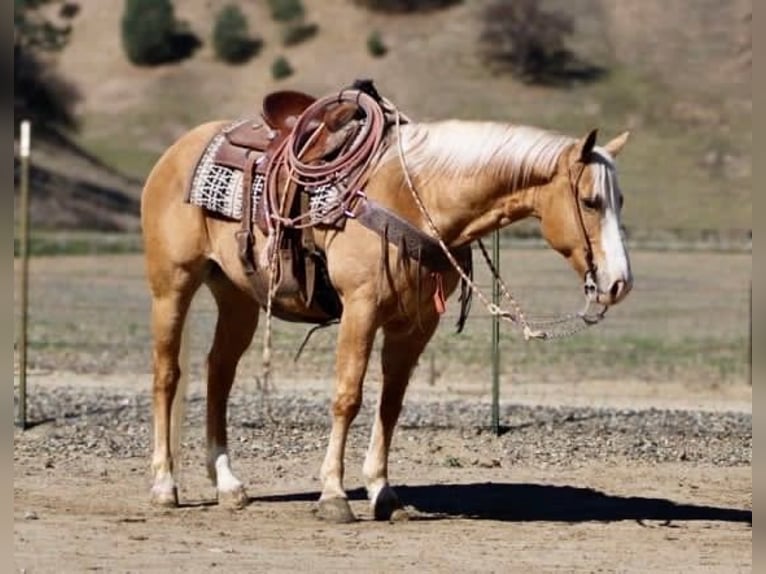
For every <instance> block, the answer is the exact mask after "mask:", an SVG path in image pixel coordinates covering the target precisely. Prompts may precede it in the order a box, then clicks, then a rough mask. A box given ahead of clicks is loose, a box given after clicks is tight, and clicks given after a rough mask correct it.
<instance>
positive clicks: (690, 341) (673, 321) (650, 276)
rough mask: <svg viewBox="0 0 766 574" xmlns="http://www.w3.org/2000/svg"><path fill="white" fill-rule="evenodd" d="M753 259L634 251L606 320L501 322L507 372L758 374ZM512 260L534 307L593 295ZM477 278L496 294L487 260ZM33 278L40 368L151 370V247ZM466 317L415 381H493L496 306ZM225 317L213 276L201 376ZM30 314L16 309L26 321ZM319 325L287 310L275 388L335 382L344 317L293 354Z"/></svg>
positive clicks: (198, 338) (203, 324) (256, 354)
mask: <svg viewBox="0 0 766 574" xmlns="http://www.w3.org/2000/svg"><path fill="white" fill-rule="evenodd" d="M475 261H476V263H477V264H478V263H479V260H478V257H476V259H475ZM751 262H752V256H751V254H750V253H739V254H731V253H729V254H721V253H655V252H638V253H635V254H633V266H634V271H635V274H636V285H635V287H634V292H633V293H631V295H629V296H628V298H627V299H626V301H625V302H624V303H622V304H621V305H619V306H617V307H616V308H615V309H614V310H612V311H610V312H609V314H608V315H607V319H606V320H605V321H604V322H603V323H601V324H599V325H598V326H596V327H594V328H592V329H589V330H587V331H585V332H583V333H580V334H577V335H575V336H573V337H570V338H566V339H561V340H555V341H549V342H539V341H530V342H525V341H524V340H523V338H522V337H521V335H520V332H519V331H518V330H515V329H513V328H512V327H510V326H506V325H505V324H503V325H502V327H501V335H500V349H501V360H500V372H501V381H502V382H507V381H513V382H516V383H519V382H547V381H577V380H583V379H601V380H614V381H616V382H617V381H619V380H623V379H630V380H633V381H635V380H658V381H664V380H683V381H689V382H692V383H694V384H713V383H715V384H721V383H729V382H739V381H746V380H747V376H748V373H749V362H748V361H749V332H750V331H749V317H750V307H749V301H750V299H749V296H750V292H749V289H750V272H751V264H752V263H751ZM477 267H478V265H477ZM710 269H716V270H717V272H716V273H710ZM501 271H502V274H503V275H504V277H505V278H506V281H507V282H508V284H509V285H510V286H511V288H512V289H513V291H514V296H516V297H517V298H518V299H519V300H520V301H521V303H522V305H523V306H524V309H525V311H526V312H527V314H528V315H537V316H539V315H541V314H543V315H545V316H552V315H556V314H559V313H565V312H571V311H573V310H575V309H577V308H578V307H579V306H580V305H581V303H582V301H581V295H580V286H579V283H578V281H577V278H576V277H575V276H574V274H573V273H572V271H571V270H570V269H569V268H568V267H567V265H566V264H565V263H564V262H563V261H562V260H561V258H560V257H558V255H556V254H555V253H553V252H551V251H550V250H547V249H508V248H505V249H503V250H502V257H501ZM477 282H478V283H479V285H480V287H481V288H482V289H484V290H485V292H486V293H488V294H489V292H490V287H489V281H488V276H487V274H486V272H485V271H483V270H482V269H481V267H479V269H478V270H477ZM29 289H30V291H29V314H28V324H29V334H28V349H29V350H28V361H29V370H30V372H31V373H32V374H44V373H47V372H53V371H56V372H62V371H63V372H67V371H69V372H76V373H86V374H92V375H93V376H94V377H98V376H99V375H103V374H124V375H126V376H131V375H135V376H142V375H146V374H148V373H150V372H151V337H150V323H149V308H150V298H149V292H148V288H147V285H146V282H145V278H144V272H143V262H142V259H141V256H140V255H112V256H81V257H50V258H45V257H40V258H32V260H31V263H30V279H29ZM18 304H19V301H18V300H17V301H16V310H17V313H16V315H17V317H18V315H19V313H18V311H19V309H18ZM456 319H457V303H456V301H454V300H451V301H450V302H449V303H448V309H447V312H446V314H445V316H444V319H443V321H442V324H441V325H440V327H439V329H438V331H437V333H436V335H435V336H434V339H433V340H432V342H431V344H430V345H429V347H428V349H427V350H426V352H425V353H424V355H423V357H422V359H421V361H420V364H419V366H418V367H417V369H416V372H415V374H414V384H427V385H439V384H442V385H447V386H449V385H451V384H460V385H461V386H463V387H465V388H469V389H471V390H473V391H475V392H476V393H489V392H490V385H491V372H490V370H491V317H490V316H489V314H488V313H487V312H486V310H484V309H483V308H481V305H480V304H479V303H478V301H474V308H473V310H472V313H471V315H470V317H469V319H468V323H467V325H466V328H465V330H464V332H463V333H461V334H455V329H454V327H453V325H454V323H455V321H456ZM215 320H216V310H215V305H214V302H213V299H212V297H211V296H210V294H209V293H208V292H207V291H206V289H204V288H202V289H201V290H200V292H199V293H198V295H197V297H196V298H195V300H194V302H193V304H192V308H191V311H190V315H189V320H188V329H187V334H188V336H187V338H188V340H187V343H188V349H189V358H190V362H189V366H190V376H191V378H192V379H193V380H201V379H203V378H204V364H205V358H206V353H207V350H208V348H209V346H210V344H211V342H212V335H213V329H214V326H215ZM18 327H19V324H18V321H17V323H16V328H17V334H18ZM309 328H310V326H308V325H301V324H294V323H286V322H281V321H276V323H275V328H274V333H273V346H274V351H273V353H274V354H273V359H272V364H273V373H274V375H273V376H274V379H273V380H274V382H275V385H276V387H277V388H278V387H279V383H280V380H285V379H286V378H290V379H301V380H313V381H327V382H328V388H330V386H329V385H330V381H332V379H333V373H334V361H335V350H336V349H335V336H336V335H337V327H329V328H327V329H324V330H320V331H318V332H316V333H315V334H314V335H313V336H312V337H311V339H310V341H309V343H308V345H307V346H306V349H305V350H304V352H303V354H302V355H301V357H300V359H299V360H297V361H295V360H294V355H295V353H296V351H297V350H298V348H299V346H300V344H301V342H302V341H303V338H304V337H305V335H306V333H307V332H308V329H309ZM17 339H18V337H17ZM379 339H380V337H379V338H378V341H376V345H375V348H374V351H373V357H372V360H371V363H370V369H369V371H368V379H369V380H373V381H377V380H379V379H380V368H379V363H378V358H379V350H380V340H379ZM261 351H262V332H261V331H260V330H259V332H257V333H256V336H255V338H254V339H253V343H252V345H251V348H250V349H249V350H248V351H247V353H246V354H245V355H244V357H243V358H242V361H241V363H240V368H239V370H238V377H239V379H243V380H245V381H251V382H254V381H255V380H256V377H258V376H259V375H260V372H261Z"/></svg>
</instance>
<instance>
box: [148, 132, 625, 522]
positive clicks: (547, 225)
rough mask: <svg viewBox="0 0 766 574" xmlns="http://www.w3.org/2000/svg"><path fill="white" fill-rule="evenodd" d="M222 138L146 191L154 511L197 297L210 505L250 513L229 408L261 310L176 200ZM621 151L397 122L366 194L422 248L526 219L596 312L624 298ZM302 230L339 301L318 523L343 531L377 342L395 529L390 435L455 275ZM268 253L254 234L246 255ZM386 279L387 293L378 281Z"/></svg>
mask: <svg viewBox="0 0 766 574" xmlns="http://www.w3.org/2000/svg"><path fill="white" fill-rule="evenodd" d="M226 123H227V122H212V123H207V124H204V125H201V126H198V127H196V128H195V129H192V130H191V131H189V132H188V133H187V134H185V135H183V136H182V137H181V138H180V139H179V140H178V141H177V142H176V143H175V144H173V145H172V146H171V147H170V148H169V149H168V150H167V151H166V152H165V153H164V155H163V156H162V157H161V158H160V159H159V161H158V162H157V164H156V165H155V167H154V168H153V170H152V172H151V173H150V175H149V177H148V179H147V182H146V185H145V187H144V190H143V197H142V226H143V235H144V244H145V255H146V269H147V276H148V281H149V284H150V287H151V294H152V311H151V318H152V334H153V341H154V343H153V370H154V383H153V409H154V413H153V414H154V454H153V459H152V470H153V475H154V478H153V486H152V500H153V502H154V503H156V504H159V505H163V506H174V505H177V504H178V495H177V488H176V483H175V478H174V465H173V463H174V461H173V459H172V454H173V452H174V451H173V448H172V442H171V439H172V437H171V434H172V433H171V427H172V424H171V417H172V416H173V415H174V414H177V413H175V412H171V411H177V410H178V409H175V410H174V409H173V404H174V403H173V400H174V396H175V394H176V390H177V387H178V381H179V378H180V368H179V360H178V355H179V347H180V343H181V334H182V329H183V323H184V320H185V317H186V314H187V310H188V308H189V305H190V302H191V300H192V297H193V296H194V294H195V292H196V291H197V289H198V288H199V287H200V286H201V285H202V284H203V283H204V284H206V285H207V286H208V287H209V289H210V290H211V292H212V294H213V296H214V298H215V301H216V303H217V307H218V320H217V325H216V328H215V335H214V340H213V344H212V348H211V349H210V353H209V355H208V360H207V368H208V372H207V463H208V472H209V474H210V478H211V480H212V481H213V483H214V484H215V487H216V490H217V495H218V498H219V501H220V502H221V503H227V504H231V505H234V506H241V505H244V504H245V503H246V502H247V500H248V498H247V496H246V494H245V489H244V486H243V483H242V482H241V481H240V480H239V479H238V478H236V477H235V475H234V473H233V471H232V468H231V461H230V458H229V454H228V450H227V427H226V409H227V399H228V397H229V392H230V389H231V386H232V383H233V381H234V378H235V371H236V368H237V363H238V361H239V359H240V357H241V355H242V354H243V353H244V351H245V350H246V349H247V348H248V346H249V345H250V342H251V340H252V338H253V335H254V333H255V330H256V326H257V323H258V317H259V313H260V311H261V310H262V309H263V308H265V301H264V300H263V297H262V293H260V294H259V293H257V292H256V290H255V289H254V288H253V285H252V283H251V281H250V279H249V278H248V276H247V274H246V273H245V271H244V270H243V265H242V262H241V260H240V257H239V253H238V243H237V240H236V239H235V234H236V232H237V230H238V229H239V228H240V225H239V223H238V222H236V221H232V220H229V219H226V218H222V217H218V216H214V215H213V214H211V213H208V212H207V211H206V210H205V209H203V208H201V207H198V206H196V205H190V204H189V203H187V202H186V201H185V195H186V192H187V189H188V188H189V185H190V179H191V178H192V174H193V171H194V169H195V165H196V164H197V162H198V159H199V158H200V155H201V154H202V152H203V150H204V149H205V146H206V145H207V143H208V142H209V141H210V140H211V137H212V136H213V135H214V134H215V133H217V132H218V131H219V130H220V129H221V128H222V126H224V125H226ZM627 139H628V134H627V132H626V133H624V134H622V135H620V136H618V137H616V138H614V139H612V140H611V141H609V142H608V143H606V144H605V145H603V146H596V145H595V140H596V133H595V131H593V132H591V133H590V134H588V135H587V136H585V137H583V138H581V139H577V138H572V137H567V136H563V135H560V134H556V133H552V132H548V131H545V130H541V129H537V128H532V127H525V126H515V125H507V124H503V123H493V122H471V121H443V122H434V123H403V124H402V125H401V126H396V127H392V128H390V129H388V130H387V131H386V133H385V135H384V139H383V148H382V152H381V154H380V155H379V156H377V159H376V162H375V163H374V165H372V167H371V171H370V175H369V178H368V179H367V182H366V185H365V188H364V193H365V195H366V197H368V198H370V199H371V200H374V201H375V202H377V203H379V204H381V205H383V206H385V207H386V208H388V210H390V211H392V212H394V213H395V214H397V215H398V216H399V217H400V218H402V219H405V220H407V221H408V222H409V223H410V224H412V225H413V226H416V227H418V228H419V229H420V230H422V231H423V232H424V233H425V234H431V235H433V232H434V230H436V231H437V232H438V236H439V237H440V238H441V240H442V241H443V244H444V245H446V246H448V247H449V248H450V249H453V248H458V247H460V246H465V245H469V244H471V243H472V242H473V241H475V240H477V239H479V238H481V237H482V236H485V235H487V234H489V233H490V232H492V231H493V230H496V229H498V228H502V227H505V226H507V225H509V224H511V223H513V222H515V221H517V220H520V219H523V218H527V217H533V218H537V219H538V220H539V221H540V224H541V230H542V234H543V235H544V237H545V239H546V240H547V241H548V243H549V244H550V246H551V247H553V248H554V249H555V250H556V251H558V252H559V253H561V254H562V255H563V256H564V257H565V258H566V259H567V260H568V261H569V262H570V264H571V266H572V267H573V268H574V271H575V272H576V273H577V275H578V276H579V277H580V278H581V279H582V280H583V284H584V288H585V292H586V295H587V296H588V297H589V298H590V299H591V300H592V301H596V302H598V303H600V304H602V305H603V306H605V307H606V306H609V305H614V304H615V303H618V302H619V301H621V300H622V299H623V298H624V297H625V296H626V294H627V293H628V292H629V290H630V289H631V285H632V276H631V269H630V264H629V260H628V255H627V252H626V248H625V245H624V244H623V240H622V235H621V232H620V210H621V206H622V195H621V192H620V188H619V187H618V184H617V174H616V169H615V162H614V158H615V156H616V155H617V154H618V152H619V151H620V150H621V149H622V147H623V146H624V144H625V142H626V141H627ZM418 198H419V200H420V201H417V199H418ZM429 220H430V221H429ZM311 231H312V233H313V241H314V242H315V244H316V246H317V248H318V249H320V250H321V251H322V252H323V253H324V254H325V256H326V266H327V271H328V276H329V279H330V281H331V283H332V286H333V287H334V288H335V290H336V291H337V293H338V295H339V297H340V300H341V302H342V315H341V317H340V322H339V326H338V339H337V358H336V369H335V394H334V397H333V399H332V406H331V410H330V418H331V429H330V436H329V442H328V446H327V451H326V455H325V457H324V462H323V463H322V466H321V496H320V499H319V501H318V515H319V516H320V517H322V518H325V519H328V520H331V521H349V520H353V519H354V515H353V514H352V512H351V509H350V507H349V504H348V502H347V496H346V492H345V490H344V487H343V474H344V451H345V447H346V438H347V435H348V431H349V426H350V425H351V423H352V421H353V420H354V417H355V416H356V414H357V412H358V411H359V408H360V405H361V402H362V384H363V380H364V377H365V372H366V370H367V366H368V359H369V356H370V352H371V349H372V346H373V340H374V338H375V335H376V332H377V331H378V330H379V329H381V330H382V331H383V346H382V357H381V362H382V373H383V383H382V386H381V392H380V396H379V399H378V403H377V412H376V416H375V419H374V424H373V427H372V431H371V437H370V443H369V449H368V451H367V454H366V458H365V460H364V465H363V474H364V480H365V485H366V488H367V493H368V496H369V500H370V504H371V507H372V510H373V514H374V516H375V518H376V519H390V518H391V517H392V516H393V515H394V514H395V513H398V512H403V510H402V505H401V503H400V501H399V499H398V498H397V496H396V494H395V492H394V490H393V489H392V487H391V486H390V485H389V481H388V456H389V449H390V446H391V439H392V435H393V433H394V427H395V425H396V422H397V418H398V416H399V413H400V410H401V407H402V401H403V398H404V394H405V389H406V387H407V384H408V381H409V378H410V375H411V373H412V371H413V368H414V367H415V365H416V362H417V361H418V358H419V357H420V355H421V353H422V352H423V350H424V348H425V347H426V344H427V343H428V341H429V340H430V339H431V336H432V335H433V333H434V331H435V329H436V327H437V324H438V323H439V319H440V313H439V311H440V309H438V307H439V305H438V304H435V300H438V299H439V296H440V295H443V298H442V301H443V299H444V298H446V297H449V296H450V295H451V294H452V293H453V292H454V291H455V289H456V287H457V285H458V281H459V278H460V277H459V273H458V271H457V270H455V269H452V268H450V269H447V270H444V271H443V272H441V273H440V274H438V277H437V274H435V273H433V272H430V271H429V270H428V269H427V268H425V267H422V266H415V265H399V264H396V263H397V250H398V249H399V248H398V247H397V246H396V245H394V244H391V243H386V242H385V241H381V238H380V237H379V236H378V235H377V234H376V233H374V232H373V231H371V230H370V229H368V228H366V227H365V226H363V225H361V224H360V223H359V222H358V221H356V220H355V219H354V218H353V217H350V218H349V219H348V220H347V222H346V224H345V226H344V227H343V228H342V229H335V228H329V227H322V226H316V227H313V228H312V230H311ZM266 239H267V238H266V237H265V236H264V235H263V234H262V233H261V232H259V231H258V230H257V229H256V230H255V245H256V248H257V246H259V245H263V244H264V243H265V242H266ZM386 250H387V251H388V252H386ZM383 273H385V274H386V276H387V279H386V280H385V281H381V280H380V277H381V274H383ZM414 285H418V287H417V289H416V288H415V287H414ZM439 291H441V293H439ZM435 295H436V297H435ZM278 299H279V297H277V299H275V304H276V303H282V304H283V307H284V308H290V309H291V312H292V314H293V316H296V315H298V316H300V309H296V308H295V306H294V305H293V304H292V303H291V302H290V301H281V302H280V301H279V300H278ZM290 305H293V306H292V307H290Z"/></svg>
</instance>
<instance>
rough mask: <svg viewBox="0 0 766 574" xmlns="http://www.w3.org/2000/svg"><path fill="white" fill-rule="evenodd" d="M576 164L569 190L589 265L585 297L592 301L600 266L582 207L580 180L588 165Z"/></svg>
mask: <svg viewBox="0 0 766 574" xmlns="http://www.w3.org/2000/svg"><path fill="white" fill-rule="evenodd" d="M576 163H577V164H580V169H579V171H578V172H577V177H574V178H573V177H572V167H571V166H570V167H569V189H570V191H571V197H572V200H573V201H574V205H575V213H576V214H577V224H578V230H579V232H580V239H581V240H582V243H583V245H585V264H586V265H587V269H586V270H585V275H584V277H583V290H584V292H585V297H586V298H587V299H588V300H592V299H593V297H594V296H595V295H596V293H597V291H598V284H597V283H596V277H597V275H596V272H597V271H598V266H597V265H596V263H595V261H594V256H593V244H592V242H591V240H590V236H589V235H588V230H587V229H586V228H585V217H584V216H583V213H582V205H581V201H580V179H582V175H583V173H585V168H586V167H587V163H586V162H585V161H584V160H578V161H577V162H576Z"/></svg>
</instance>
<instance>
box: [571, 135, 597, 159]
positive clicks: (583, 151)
mask: <svg viewBox="0 0 766 574" xmlns="http://www.w3.org/2000/svg"><path fill="white" fill-rule="evenodd" d="M597 135H598V130H597V129H593V130H591V131H590V133H589V134H588V135H587V136H585V137H584V138H582V139H581V140H579V141H578V142H577V147H576V148H575V152H576V156H575V157H577V160H578V161H582V162H587V161H588V160H589V158H590V154H591V152H592V151H593V148H594V147H595V145H596V136H597Z"/></svg>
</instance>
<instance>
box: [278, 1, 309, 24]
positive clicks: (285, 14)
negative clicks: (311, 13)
mask: <svg viewBox="0 0 766 574" xmlns="http://www.w3.org/2000/svg"><path fill="white" fill-rule="evenodd" d="M269 9H270V10H271V17H272V18H273V19H274V20H276V21H277V22H291V21H294V20H300V19H301V18H303V16H304V13H305V10H304V8H303V3H302V2H301V0H269Z"/></svg>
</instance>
